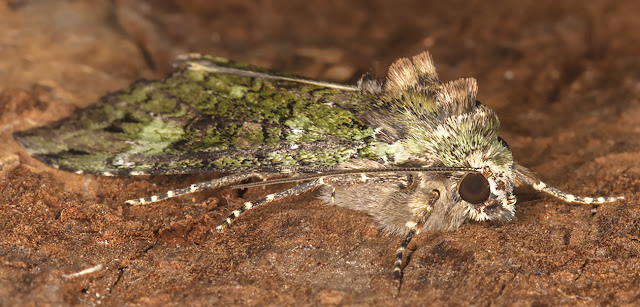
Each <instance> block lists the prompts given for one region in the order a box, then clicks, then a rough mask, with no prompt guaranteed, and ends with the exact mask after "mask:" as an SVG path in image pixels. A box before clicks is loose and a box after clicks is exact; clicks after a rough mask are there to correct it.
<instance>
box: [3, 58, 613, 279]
mask: <svg viewBox="0 0 640 307" xmlns="http://www.w3.org/2000/svg"><path fill="white" fill-rule="evenodd" d="M177 63H178V64H177V66H178V69H177V70H176V71H175V72H174V73H173V74H171V75H169V76H168V77H167V78H165V79H162V80H157V81H140V82H137V83H134V84H133V85H131V87H130V88H129V89H128V90H125V91H121V92H117V93H113V94H110V95H108V96H105V97H104V98H102V99H101V100H100V102H99V103H97V104H96V105H94V106H91V107H89V108H86V109H83V110H80V111H78V112H76V113H74V114H73V115H72V116H71V117H69V118H67V119H64V120H61V121H59V122H56V123H52V124H50V125H48V126H45V127H41V128H35V129H31V130H27V131H22V132H17V133H15V138H16V140H17V141H18V142H20V143H21V144H22V145H23V146H24V147H25V148H26V149H27V150H28V151H29V152H30V153H31V154H32V155H33V156H34V157H35V158H37V159H39V160H42V161H44V162H46V163H48V164H50V165H52V166H55V167H56V168H60V169H63V170H68V171H72V172H76V173H94V174H101V175H153V174H185V173H201V172H218V173H227V174H231V175H227V176H225V177H222V178H218V179H214V180H211V181H208V182H203V183H196V184H193V185H191V186H189V187H186V188H181V189H177V190H172V191H168V192H166V193H163V194H158V195H154V196H150V197H143V198H138V199H132V200H128V201H127V202H126V203H127V204H131V205H142V204H150V203H154V202H158V201H162V200H165V199H168V198H173V197H177V196H181V195H185V194H189V193H194V192H198V191H201V190H204V189H215V188H219V187H224V186H230V185H234V184H237V185H238V186H239V187H252V186H265V185H269V184H273V183H286V182H298V183H299V184H298V185H296V186H294V187H292V188H289V189H287V190H284V191H281V192H276V193H273V194H269V195H266V196H265V197H262V198H260V199H257V200H253V201H247V202H245V203H244V204H243V205H242V206H241V207H240V208H237V209H236V210H233V211H232V212H231V214H230V215H229V216H228V217H227V218H226V219H224V220H223V221H222V222H221V223H220V225H218V226H217V230H219V231H224V230H225V229H226V228H227V227H229V225H230V224H231V223H233V222H234V221H235V219H237V218H238V217H239V216H241V215H242V213H244V212H246V211H248V210H251V209H253V208H255V207H256V206H260V205H263V204H267V203H270V202H275V201H278V200H280V199H282V198H286V197H290V196H293V195H297V194H300V193H305V192H308V191H311V190H319V191H318V197H319V198H320V199H322V200H323V201H324V202H326V203H329V204H335V205H338V206H342V207H345V208H349V209H354V210H360V211H364V212H366V213H368V214H369V215H370V216H371V217H372V218H373V219H374V220H375V221H376V222H377V223H378V224H379V225H380V227H381V229H382V230H383V231H386V232H388V233H391V234H394V235H398V236H401V237H403V238H404V239H403V241H402V244H401V245H400V247H399V248H398V250H397V252H396V262H395V264H394V269H393V280H394V283H395V284H396V286H398V287H399V286H400V284H401V278H402V275H403V272H402V264H403V254H404V252H405V250H406V248H407V246H408V245H409V243H410V242H411V240H412V238H413V237H414V236H415V235H417V234H418V233H419V232H420V231H451V230H455V229H457V228H458V227H459V226H460V225H461V224H462V223H463V222H464V221H466V220H469V219H470V220H475V221H485V220H502V221H507V220H510V219H511V218H512V217H513V216H514V214H515V204H516V197H515V195H514V194H513V189H514V187H516V186H531V187H533V188H534V189H536V190H538V191H541V192H544V193H547V194H549V195H551V196H553V197H555V198H558V199H560V200H563V201H566V202H574V203H583V204H602V203H607V202H612V201H616V200H620V199H623V197H581V196H575V195H572V194H568V193H565V192H562V191H560V190H558V189H556V188H553V187H551V186H549V185H547V184H545V183H544V182H542V181H541V180H540V179H539V178H537V177H536V176H535V175H533V173H532V172H530V171H529V170H528V169H526V168H525V167H523V166H521V165H519V164H517V163H515V162H514V160H513V156H512V154H511V151H510V149H509V147H508V145H507V144H506V142H504V140H502V139H501V138H500V137H499V136H498V133H499V125H500V124H499V120H498V117H497V116H496V114H495V113H494V112H493V111H492V110H491V109H489V108H488V107H486V106H485V105H483V104H481V103H480V102H479V101H478V100H477V99H476V94H477V91H478V87H477V84H476V80H475V79H472V78H466V79H459V80H455V81H449V82H442V81H440V80H439V79H438V76H437V74H436V69H435V66H434V65H433V61H432V59H431V56H430V55H429V54H428V53H427V52H424V53H421V54H419V55H417V56H415V57H413V58H412V59H400V60H398V61H397V62H395V63H394V64H393V65H391V67H390V68H389V73H388V75H387V77H386V79H385V80H384V82H382V83H378V82H376V81H375V80H371V79H367V78H363V79H361V81H360V82H358V85H357V86H349V85H340V84H334V83H327V82H321V81H315V80H310V79H305V78H300V77H297V76H293V75H289V74H282V73H275V72H272V71H269V70H266V69H263V68H258V67H254V66H251V65H247V64H243V63H237V62H232V61H229V60H226V59H222V58H215V57H210V56H204V55H193V54H191V55H187V56H182V57H180V58H179V60H178V62H177ZM282 176H288V178H280V179H274V178H275V177H282ZM253 177H258V178H264V179H267V181H264V182H257V183H249V184H241V182H242V181H244V180H247V179H249V178H253Z"/></svg>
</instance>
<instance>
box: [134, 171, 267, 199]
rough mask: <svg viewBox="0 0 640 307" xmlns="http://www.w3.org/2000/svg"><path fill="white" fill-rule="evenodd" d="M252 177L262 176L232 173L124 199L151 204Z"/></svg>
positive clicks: (260, 176) (258, 175)
mask: <svg viewBox="0 0 640 307" xmlns="http://www.w3.org/2000/svg"><path fill="white" fill-rule="evenodd" d="M252 177H259V178H262V177H263V176H262V175H260V174H259V173H243V174H233V175H229V176H224V177H221V178H216V179H213V180H210V181H205V182H199V183H194V184H192V185H190V186H189V187H186V188H182V189H176V190H170V191H167V192H165V193H162V194H157V195H153V196H149V197H143V198H138V199H129V200H127V201H125V203H127V204H129V205H144V204H151V203H155V202H159V201H161V200H165V199H169V198H174V197H178V196H182V195H186V194H190V193H195V192H198V191H204V190H210V189H216V188H219V187H223V186H227V185H230V184H232V183H236V182H238V181H242V180H246V179H249V178H252Z"/></svg>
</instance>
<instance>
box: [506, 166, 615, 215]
mask: <svg viewBox="0 0 640 307" xmlns="http://www.w3.org/2000/svg"><path fill="white" fill-rule="evenodd" d="M514 171H515V174H516V185H517V186H525V185H528V186H531V187H532V188H534V189H535V190H536V191H540V192H544V193H546V194H549V195H551V196H553V197H555V198H558V199H561V200H563V201H565V202H568V203H576V204H587V205H589V204H604V203H611V202H614V201H618V200H622V199H624V196H600V197H589V196H577V195H573V194H569V193H566V192H563V191H561V190H559V189H557V188H554V187H552V186H550V185H548V184H546V183H544V182H542V180H540V179H539V178H538V177H536V175H534V174H533V173H532V172H531V171H530V170H529V169H527V168H526V167H524V166H522V165H519V164H516V165H515V167H514Z"/></svg>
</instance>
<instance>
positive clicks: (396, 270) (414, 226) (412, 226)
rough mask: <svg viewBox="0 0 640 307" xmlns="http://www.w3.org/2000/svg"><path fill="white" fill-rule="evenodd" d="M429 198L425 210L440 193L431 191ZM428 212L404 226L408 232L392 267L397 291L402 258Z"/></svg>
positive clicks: (400, 276)
mask: <svg viewBox="0 0 640 307" xmlns="http://www.w3.org/2000/svg"><path fill="white" fill-rule="evenodd" d="M429 198H430V201H429V202H430V206H428V207H427V208H432V207H433V205H434V204H435V202H436V201H437V200H438V198H440V192H438V190H432V191H431V192H430V193H429ZM430 212H431V210H425V211H424V212H423V213H422V214H421V215H419V216H415V217H414V219H412V220H410V221H408V222H407V223H406V224H405V226H407V228H409V232H408V233H407V234H406V236H405V237H404V240H402V244H400V247H398V249H397V250H396V262H395V263H394V265H393V284H394V285H395V286H396V289H398V291H400V286H401V284H402V275H403V273H402V257H403V255H404V252H405V251H406V250H407V247H408V246H409V243H411V240H412V239H413V237H414V236H416V235H418V234H419V233H420V229H422V226H423V225H424V222H425V221H426V219H427V217H428V216H429V213H430Z"/></svg>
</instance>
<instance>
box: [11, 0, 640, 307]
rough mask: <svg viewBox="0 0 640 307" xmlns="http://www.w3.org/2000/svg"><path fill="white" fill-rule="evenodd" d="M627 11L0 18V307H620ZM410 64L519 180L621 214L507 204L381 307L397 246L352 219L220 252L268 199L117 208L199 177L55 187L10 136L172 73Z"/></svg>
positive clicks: (16, 9)
mask: <svg viewBox="0 0 640 307" xmlns="http://www.w3.org/2000/svg"><path fill="white" fill-rule="evenodd" d="M638 12H640V3H639V2H637V1H606V0H595V1H588V2H585V1H557V0H537V1H492V2H491V3H490V4H488V2H487V1H408V0H405V1H403V0H400V1H364V0H363V1H348V2H347V1H297V2H293V1H276V0H264V1H245V2H239V1H230V0H229V1H227V0H224V1H205V0H189V1H177V0H176V1H160V0H147V1H133V0H112V1H108V0H84V1H80V0H76V1H74V0H55V1H45V0H0V142H1V143H2V144H5V145H4V146H2V148H0V304H1V305H21V304H26V303H34V302H38V303H50V304H54V305H57V304H64V305H66V304H99V303H104V304H109V305H113V304H124V303H135V304H143V305H146V304H150V305H155V304H173V305H178V304H216V305H218V304H219V305H222V304H243V305H263V304H304V305H317V304H322V305H339V304H356V305H373V304H385V305H386V304H406V305H416V304H424V303H425V302H427V303H437V304H473V305H490V304H498V305H502V304H506V303H512V302H516V303H521V304H524V305H537V306H543V305H556V304H589V305H591V304H593V305H596V304H625V303H628V304H634V303H635V304H638V303H640V290H639V289H640V277H639V276H640V275H639V274H638V272H640V258H639V255H640V238H639V235H640V223H639V222H638V218H640V208H639V206H638V202H637V200H638V189H639V187H640V166H639V165H640V162H639V161H640V138H639V136H640V102H639V97H640V61H639V57H638V55H639V54H640V18H638V15H637V13H638ZM424 50H429V51H430V52H431V53H432V54H433V57H434V60H435V62H436V66H437V67H438V69H439V73H440V77H441V79H443V80H450V79H455V78H459V77H475V78H477V79H478V82H479V86H480V93H479V98H480V100H481V101H482V102H483V103H484V104H486V105H488V106H489V107H491V108H493V109H494V110H495V111H496V112H497V113H498V115H499V116H500V120H501V123H502V137H503V138H504V139H505V140H506V141H507V142H508V143H509V145H510V146H511V149H512V151H513V153H514V156H515V157H516V160H517V161H519V162H520V163H521V164H524V165H525V166H528V167H530V168H532V169H533V170H534V171H535V172H537V173H538V174H539V175H540V177H541V178H543V179H545V180H546V181H547V182H549V183H550V184H553V185H556V186H558V187H560V188H562V189H565V190H567V191H570V192H573V193H576V194H586V195H625V196H627V200H625V201H622V202H618V203H615V204H609V205H604V206H600V207H598V208H597V209H596V208H595V207H591V206H578V205H566V204H562V203H560V202H558V201H555V200H552V199H550V198H548V197H546V196H543V195H539V194H536V193H533V192H531V191H530V190H523V191H520V193H519V203H518V213H517V216H516V218H515V219H514V220H513V221H511V222H508V223H469V224H466V225H464V226H463V227H462V228H461V229H460V230H459V231H455V232H451V233H444V234H421V235H420V236H419V237H418V238H417V240H415V243H413V244H412V245H411V249H414V250H415V252H414V253H413V255H412V257H411V261H410V262H409V264H408V266H407V267H406V268H405V273H406V275H405V278H404V285H403V289H402V292H401V294H400V296H399V297H394V296H393V294H394V288H393V286H392V283H391V270H392V263H393V260H394V258H393V257H394V253H395V249H396V247H397V246H398V244H399V243H400V238H397V237H391V236H387V235H384V234H383V233H381V232H379V231H378V229H377V228H376V225H375V224H374V223H373V222H372V220H371V219H369V218H368V217H367V216H366V215H363V214H361V213H358V212H353V211H349V210H346V209H342V208H336V207H332V206H326V205H323V204H321V203H320V202H319V201H317V200H314V199H313V196H312V195H305V196H301V197H297V198H293V199H288V200H286V201H282V202H279V203H276V204H272V205H269V206H265V207H264V208H260V209H256V210H254V211H252V212H250V213H247V214H246V215H244V216H243V217H242V218H241V219H240V220H238V222H237V223H235V224H234V227H233V228H232V229H231V231H230V232H228V233H226V234H222V235H221V234H217V233H215V232H212V231H211V230H212V229H213V228H214V227H215V225H216V223H217V221H218V220H219V219H220V218H222V217H223V215H224V214H226V213H227V211H228V209H229V208H233V207H235V206H238V205H239V204H241V202H242V201H243V200H244V199H255V198H257V197H259V196H260V195H263V194H264V193H265V192H268V191H269V190H271V189H273V190H277V189H282V187H269V188H268V189H267V191H263V190H261V189H251V190H249V191H248V192H246V193H239V192H238V191H235V190H231V189H224V190H217V191H210V192H204V193H199V194H196V195H193V196H189V197H182V198H178V199H174V200H170V201H165V202H162V203H159V204H156V205H153V206H150V207H143V208H130V207H128V206H126V205H124V204H123V201H124V200H126V199H129V198H133V197H140V196H148V195H151V194H154V193H158V192H163V191H165V190H168V189H171V188H179V187H183V186H186V185H188V184H190V183H192V182H197V181H202V180H206V179H209V178H212V176H215V175H211V174H203V175H199V176H173V177H162V176H160V177H145V178H102V177H95V176H82V175H75V174H69V173H65V172H61V171H56V170H53V169H51V168H50V167H47V166H46V165H43V164H42V163H39V162H37V161H35V160H33V159H31V158H30V157H29V156H28V155H27V154H26V152H25V151H24V150H22V149H21V148H20V147H19V146H18V145H17V144H16V143H15V142H14V141H13V139H12V137H11V133H12V132H13V131H18V130H23V129H27V128H31V127H35V126H39V125H42V124H45V123H47V122H50V121H53V120H57V119H61V118H63V117H65V116H67V115H69V114H70V113H72V112H73V111H74V110H76V109H78V108H81V107H84V106H88V105H90V104H91V103H92V102H94V101H96V100H97V99H98V98H99V97H100V96H102V95H104V94H105V93H107V92H109V91H114V90H118V89H121V88H123V87H126V86H127V84H129V83H130V82H132V81H135V80H137V79H140V78H160V77H162V76H164V75H166V73H168V72H169V71H170V69H171V59H172V58H173V57H174V56H175V55H177V54H180V53H185V52H206V53H210V54H214V55H218V56H223V57H228V58H232V59H235V60H240V61H245V62H249V63H252V64H256V65H261V66H266V67H270V68H273V69H276V70H283V71H287V72H293V73H297V74H301V75H305V76H308V77H313V78H318V79H323V80H329V81H335V82H344V83H353V82H355V81H356V80H357V79H358V78H359V77H360V76H361V75H362V74H363V73H367V72H369V73H371V74H372V75H373V76H375V77H377V78H379V79H382V78H384V75H385V73H386V69H387V67H388V66H389V64H390V63H391V62H392V61H394V60H396V59H397V58H399V57H403V56H412V55H415V54H417V53H419V52H421V51H424ZM92 267H93V268H97V270H96V271H95V272H92V273H89V274H84V275H81V276H75V277H74V276H73V275H70V274H72V273H76V272H80V271H82V270H84V269H87V268H92Z"/></svg>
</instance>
